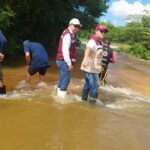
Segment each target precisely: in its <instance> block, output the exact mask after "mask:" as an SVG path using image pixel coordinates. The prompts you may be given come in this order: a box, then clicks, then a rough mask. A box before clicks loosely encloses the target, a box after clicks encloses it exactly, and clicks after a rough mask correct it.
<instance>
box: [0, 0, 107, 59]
mask: <svg viewBox="0 0 150 150" xmlns="http://www.w3.org/2000/svg"><path fill="white" fill-rule="evenodd" d="M108 1H109V0H78V1H74V0H59V1H58V0H36V1H35V0H11V1H9V0H0V29H1V30H2V31H3V32H4V34H5V35H6V37H7V39H8V45H9V47H8V51H7V57H9V58H10V57H17V58H18V57H20V55H21V54H23V51H22V42H23V40H25V39H29V40H31V41H38V42H41V43H42V44H43V45H44V46H45V47H46V48H47V49H48V52H49V53H50V54H51V53H53V52H56V48H57V44H58V40H59V37H60V34H61V32H62V31H63V29H64V28H65V27H67V26H68V22H69V20H70V19H72V18H73V17H76V18H79V19H80V21H81V23H82V25H83V28H84V29H90V28H92V27H94V26H95V24H96V23H97V19H98V18H99V17H100V16H102V15H103V13H104V12H106V10H107V8H108V6H107V5H106V2H108Z"/></svg>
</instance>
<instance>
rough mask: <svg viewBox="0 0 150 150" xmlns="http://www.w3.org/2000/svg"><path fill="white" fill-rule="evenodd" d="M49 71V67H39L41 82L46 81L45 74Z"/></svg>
mask: <svg viewBox="0 0 150 150" xmlns="http://www.w3.org/2000/svg"><path fill="white" fill-rule="evenodd" d="M46 72H47V67H41V68H39V82H44V79H45V78H44V77H45V74H46Z"/></svg>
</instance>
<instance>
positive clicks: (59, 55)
mask: <svg viewBox="0 0 150 150" xmlns="http://www.w3.org/2000/svg"><path fill="white" fill-rule="evenodd" d="M67 33H69V34H70V37H71V46H70V48H69V51H70V59H71V62H72V63H75V62H76V55H77V52H76V46H75V35H74V34H73V33H71V32H70V31H69V29H68V28H67V29H65V30H64V31H63V33H62V35H61V37H60V41H59V45H58V49H57V56H56V59H57V60H64V56H63V53H62V41H63V38H64V36H65V35H66V34H67Z"/></svg>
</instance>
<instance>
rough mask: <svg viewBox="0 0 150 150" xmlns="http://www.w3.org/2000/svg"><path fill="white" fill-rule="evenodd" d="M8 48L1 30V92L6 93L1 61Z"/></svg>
mask: <svg viewBox="0 0 150 150" xmlns="http://www.w3.org/2000/svg"><path fill="white" fill-rule="evenodd" d="M6 48H7V40H6V37H5V36H4V34H3V33H2V31H1V30H0V94H6V87H5V85H4V83H3V73H2V65H1V62H2V61H3V60H4V56H5V52H6Z"/></svg>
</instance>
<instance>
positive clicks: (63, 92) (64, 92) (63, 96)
mask: <svg viewBox="0 0 150 150" xmlns="http://www.w3.org/2000/svg"><path fill="white" fill-rule="evenodd" d="M66 95H67V91H61V90H58V91H57V96H59V97H61V98H65V97H66Z"/></svg>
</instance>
